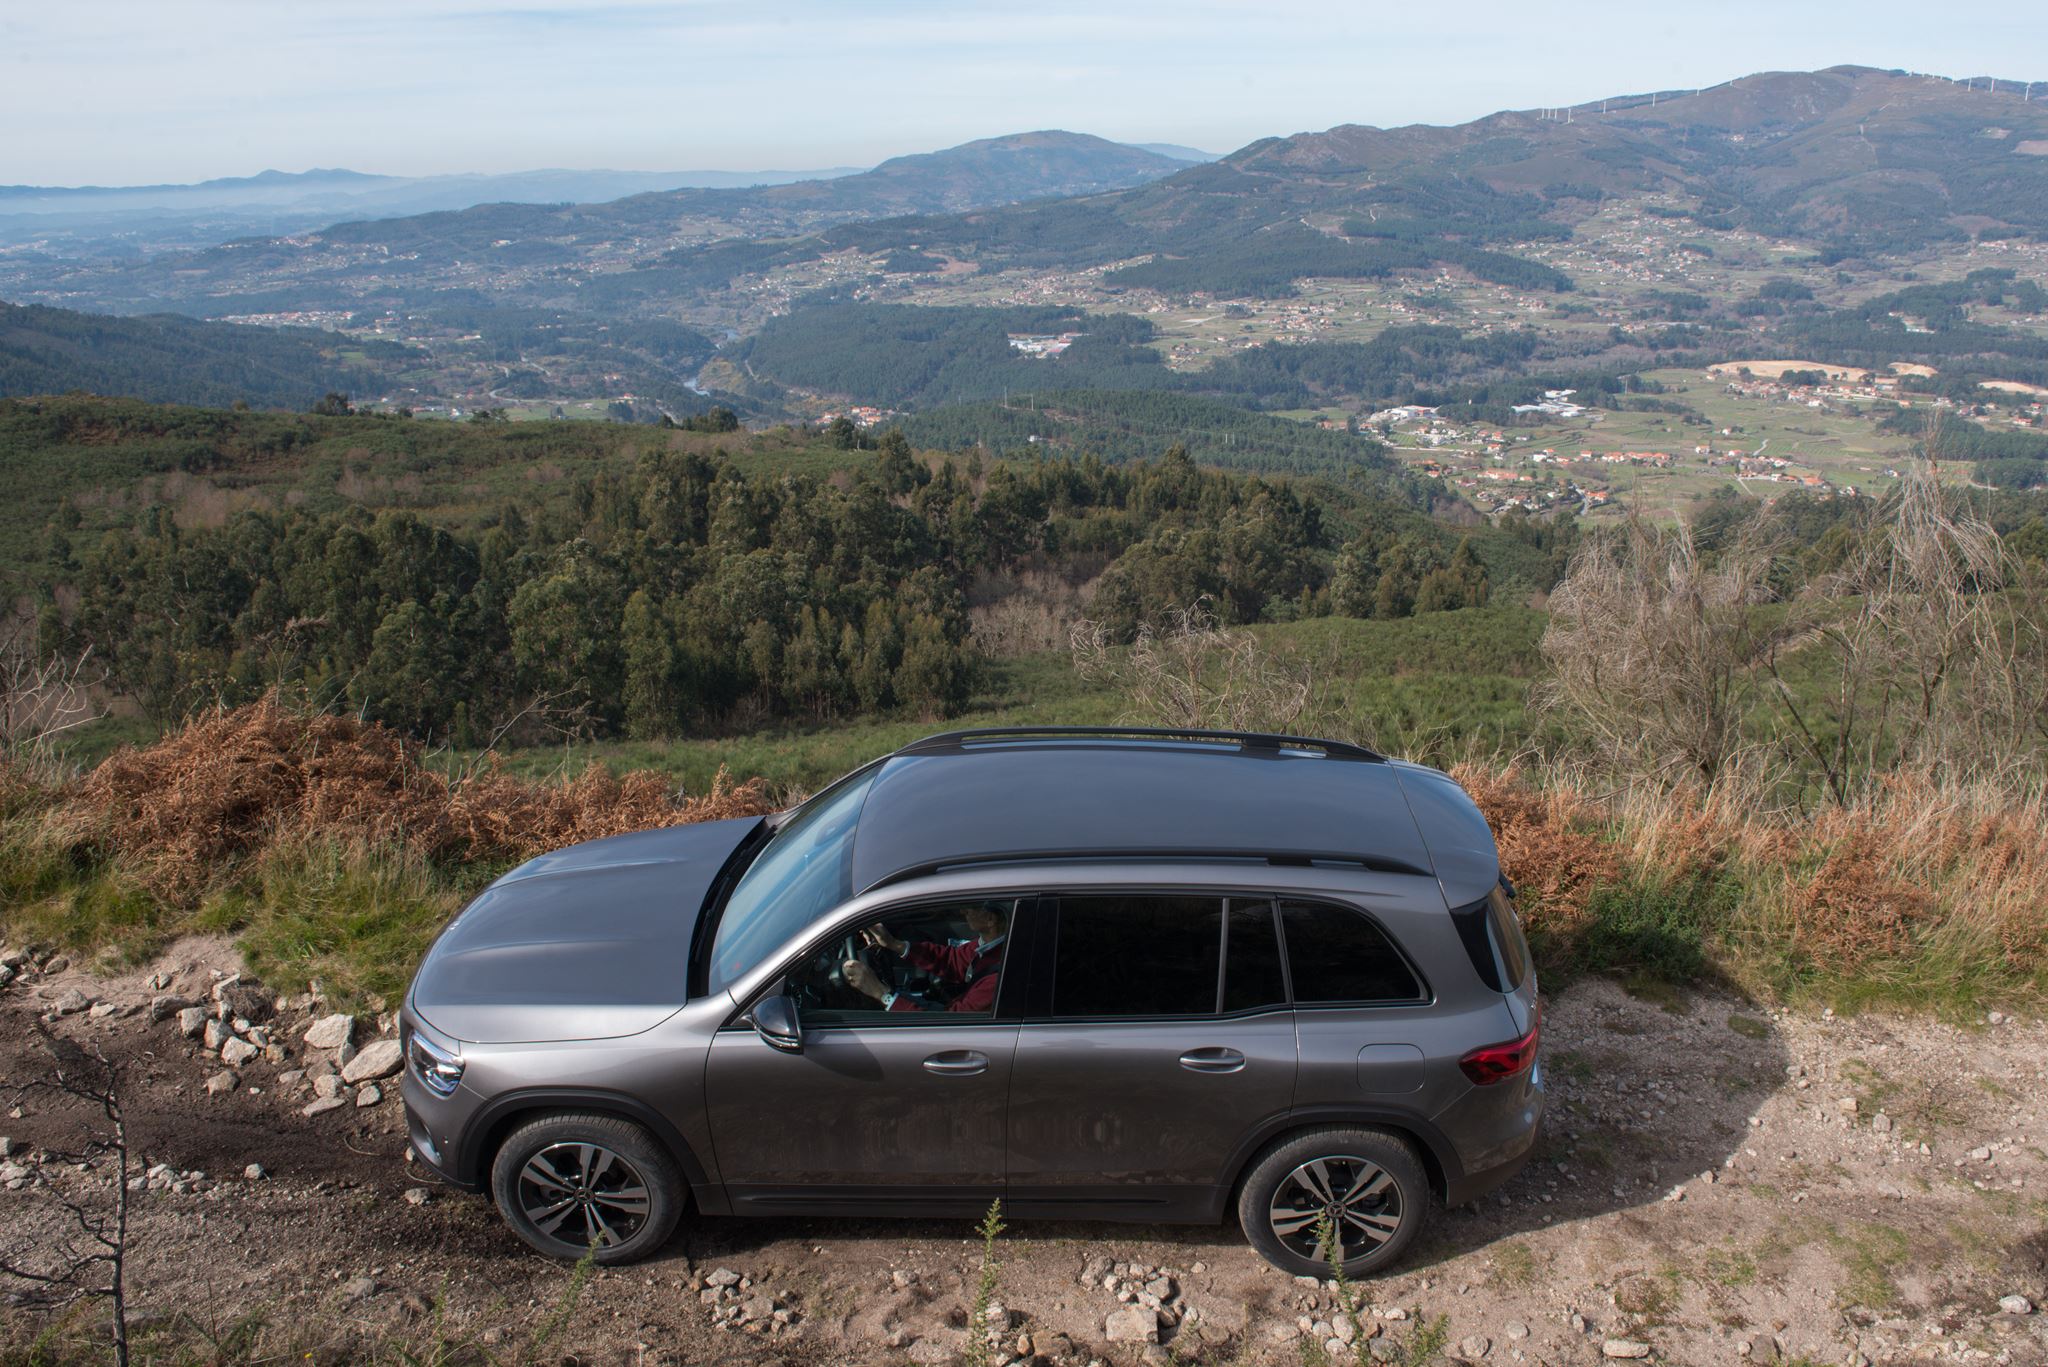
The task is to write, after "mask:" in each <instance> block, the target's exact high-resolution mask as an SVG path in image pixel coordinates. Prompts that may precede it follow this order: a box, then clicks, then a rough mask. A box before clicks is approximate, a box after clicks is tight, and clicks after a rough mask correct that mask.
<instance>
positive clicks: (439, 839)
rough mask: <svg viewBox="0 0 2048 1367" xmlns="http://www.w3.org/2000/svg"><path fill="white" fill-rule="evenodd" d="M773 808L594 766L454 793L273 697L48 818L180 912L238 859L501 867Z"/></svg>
mask: <svg viewBox="0 0 2048 1367" xmlns="http://www.w3.org/2000/svg"><path fill="white" fill-rule="evenodd" d="M772 810H774V804H773V803H772V802H771V801H770V799H769V796H768V793H767V790H766V788H765V786H764V785H763V784H761V783H760V782H759V781H753V782H748V783H734V782H733V781H732V780H731V779H730V777H729V776H728V775H727V774H726V773H725V772H724V771H723V770H720V771H719V774H718V777H717V779H716V780H715V781H714V783H713V785H712V788H711V791H710V792H708V793H705V794H704V795H702V796H699V797H685V796H681V795H679V794H677V793H675V792H674V791H673V790H672V789H671V787H670V784H669V781H668V780H667V779H666V778H664V777H663V776H662V775H660V774H655V773H651V772H638V773H631V774H626V775H624V776H623V777H617V776H614V775H612V774H611V773H609V772H607V771H606V770H605V769H603V768H602V767H600V766H597V765H592V766H591V767H590V768H589V769H586V770H585V771H584V772H583V773H582V774H580V775H579V776H577V777H576V778H574V779H572V780H570V781H569V782H566V783H560V784H546V783H533V782H528V781H526V780H522V779H515V778H512V777H509V776H507V775H505V774H503V773H500V772H498V771H497V770H496V769H495V768H487V769H486V770H485V771H484V772H483V773H481V774H480V775H478V776H476V777H473V778H468V779H465V780H461V781H451V780H450V779H449V778H447V777H446V776H444V775H442V774H439V773H436V772H434V771H432V770H430V769H428V768H425V767H423V766H422V765H421V763H420V755H419V752H418V750H417V749H416V748H415V747H413V746H411V745H409V744H407V743H406V742H405V741H404V740H402V739H401V738H400V737H399V736H398V735H397V734H395V733H394V732H392V731H390V730H387V729H386V728H384V727H382V726H379V725H377V724H375V723H370V722H362V721H357V720H355V719H353V718H350V717H337V716H332V715H327V714H318V713H307V712H303V711H299V710H296V709H294V708H291V707H288V706H286V705H285V704H284V703H282V702H281V701H279V700H278V699H277V698H275V697H270V698H265V699H264V700H262V701H260V702H257V703H252V704H250V705H248V706H246V707H239V708H235V709H233V710H232V711H217V712H213V713H209V714H206V715H204V716H201V717H200V718H198V719H196V720H195V721H193V722H192V723H191V724H190V725H188V726H186V727H185V728H183V729H182V730H180V731H178V732H176V733H174V734H172V735H170V736H167V737H165V738H164V739H163V740H160V741H158V742H157V743H156V744H154V745H150V746H147V747H144V748H140V749H134V748H131V749H125V750H122V751H121V752H119V753H118V754H115V755H114V756H112V757H111V758H109V759H108V760H106V761H105V762H104V763H102V764H101V765H100V766H99V767H98V768H97V769H95V770H93V771H92V772H91V773H90V774H88V775H87V776H86V777H85V778H84V779H83V780H82V781H80V782H79V783H78V784H77V785H76V786H75V787H74V788H73V789H72V790H71V791H70V792H69V793H67V794H65V795H64V796H63V798H62V799H61V800H60V801H59V802H58V803H57V804H56V805H55V807H54V809H53V810H52V811H51V812H50V813H49V816H48V819H49V820H50V821H51V822H52V823H55V824H57V825H60V826H62V827H65V828H68V829H70V830H72V831H75V832H78V833H80V834H84V833H91V834H92V835H93V836H94V837H96V839H97V840H98V841H99V843H101V844H102V845H103V846H104V847H105V848H106V849H108V850H110V851H111V852H113V853H114V854H115V855H116V856H117V857H119V858H120V859H122V860H123V861H125V862H127V863H129V864H131V865H133V866H134V867H136V868H137V869H139V870H142V871H144V872H146V874H147V876H148V878H149V880H150V881H151V883H152V884H153V885H154V886H156V887H157V888H159V889H160V890H161V893H162V895H163V896H164V897H166V898H167V899H168V900H171V901H187V900H190V899H191V898H193V897H194V896H196V895H197V894H199V893H200V892H202V891H203V890H204V889H205V888H206V886H207V885H208V884H209V883H210V882H212V881H215V880H216V879H218V878H219V877H220V876H221V873H222V871H223V869H224V868H225V867H226V866H229V865H231V864H233V862H234V861H236V860H237V859H239V858H242V857H244V856H249V855H253V854H256V853H259V852H260V851H262V850H264V849H266V848H269V847H272V846H276V845H283V844H289V843H293V842H304V841H309V840H321V839H333V840H348V841H351V842H357V843H367V844H373V845H374V844H395V845H403V846H405V847H407V848H409V849H412V850H414V851H417V852H418V853H420V854H422V855H424V856H426V857H427V858H429V859H435V860H451V861H502V860H505V859H520V858H525V857H527V856H530V855H533V854H538V853H540V852H541V851H543V850H548V849H554V848H556V847H558V846H561V845H567V844H572V843H574V842H576V841H580V840H592V839H596V838H598V837H600V836H607V835H618V834H621V833H623V832H626V831H635V830H644V829H646V828H649V827H653V826H673V825H680V824H682V823H685V822H691V821H709V820H716V819H719V818H721V817H732V816H749V815H761V814H764V813H766V812H769V811H772Z"/></svg>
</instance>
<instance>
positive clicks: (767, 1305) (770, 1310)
mask: <svg viewBox="0 0 2048 1367" xmlns="http://www.w3.org/2000/svg"><path fill="white" fill-rule="evenodd" d="M774 1314H775V1302H774V1300H772V1299H771V1298H769V1297H767V1296H749V1297H747V1299H746V1300H744V1301H742V1302H741V1303H740V1318H741V1319H743V1320H765V1319H770V1318H772V1317H773V1316H774Z"/></svg>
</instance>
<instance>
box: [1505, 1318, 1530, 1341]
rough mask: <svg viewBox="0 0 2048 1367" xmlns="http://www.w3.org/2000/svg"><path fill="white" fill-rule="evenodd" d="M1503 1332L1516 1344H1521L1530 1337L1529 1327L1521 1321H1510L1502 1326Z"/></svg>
mask: <svg viewBox="0 0 2048 1367" xmlns="http://www.w3.org/2000/svg"><path fill="white" fill-rule="evenodd" d="M1501 1332H1503V1333H1505V1334H1506V1335H1507V1336H1508V1337H1509V1338H1510V1339H1512V1340H1514V1341H1515V1342H1516V1343H1520V1342H1521V1341H1522V1340H1523V1339H1525V1338H1527V1337H1529V1326H1528V1325H1526V1324H1524V1323H1522V1322H1521V1321H1520V1320H1509V1321H1508V1322H1507V1323H1506V1324H1504V1325H1502V1326H1501Z"/></svg>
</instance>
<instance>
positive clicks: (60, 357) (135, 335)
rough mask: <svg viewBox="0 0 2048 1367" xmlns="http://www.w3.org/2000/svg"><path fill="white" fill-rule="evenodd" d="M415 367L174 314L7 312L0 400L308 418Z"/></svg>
mask: <svg viewBox="0 0 2048 1367" xmlns="http://www.w3.org/2000/svg"><path fill="white" fill-rule="evenodd" d="M414 359H415V357H414V353H412V352H411V351H410V350H409V349H408V348H406V347H403V346H400V345H398V344H396V343H393V342H360V341H357V340H355V339H353V338H348V337H343V336H340V335H339V334H336V333H332V332H318V331H315V330H313V329H311V328H291V329H278V328H260V327H241V326H237V325H235V324H233V323H208V322H201V321H198V320H196V319H192V318H182V317H179V316H178V315H176V314H152V315H149V316H145V317H140V318H115V317H109V316H106V315H104V314H89V313H74V312H71V311H69V310H66V309H53V308H42V307H37V306H33V305H32V306H29V307H26V308H18V307H16V306H14V305H12V304H8V303H5V302H0V398H6V397H12V396H18V395H26V394H56V393H63V392H67V391H69V390H74V389H83V390H87V391H89V392H92V393H97V394H111V395H121V396H124V397H133V398H140V399H150V400H155V401H158V402H178V403H192V404H211V405H216V406H221V407H225V406H227V405H229V404H232V403H236V402H242V403H248V404H251V405H253V406H255V407H258V408H291V409H303V408H306V407H307V406H308V405H310V404H312V403H313V402H314V400H316V399H318V398H320V396H321V395H323V394H325V393H327V392H328V391H330V390H338V391H340V392H342V393H351V392H354V393H361V392H364V391H367V390H375V389H379V388H381V387H383V386H384V385H385V384H387V383H388V382H389V381H390V380H391V378H392V377H393V376H394V375H395V374H396V373H397V372H398V371H399V370H400V369H401V368H403V367H404V366H406V365H407V364H409V363H411V362H412V361H413V360H414Z"/></svg>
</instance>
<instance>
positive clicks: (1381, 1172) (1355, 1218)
mask: <svg viewBox="0 0 2048 1367" xmlns="http://www.w3.org/2000/svg"><path fill="white" fill-rule="evenodd" d="M1315 1165H1320V1166H1315ZM1361 1188H1363V1189H1364V1190H1360V1189H1361ZM1354 1192H1356V1193H1358V1194H1357V1196H1356V1197H1355V1199H1352V1193H1354ZM1326 1198H1334V1200H1330V1199H1326ZM1429 1201H1430V1194H1429V1178H1428V1175H1427V1174H1426V1173H1425V1172H1424V1171H1423V1167H1422V1158H1421V1156H1420V1155H1418V1154H1417V1153H1416V1152H1415V1146H1414V1145H1413V1144H1411V1143H1409V1142H1408V1141H1407V1140H1406V1139H1403V1138H1402V1137H1401V1136H1399V1135H1396V1134H1390V1133H1388V1132H1387V1131H1385V1130H1374V1129H1364V1128H1354V1127H1352V1126H1348V1125H1336V1126H1330V1127H1329V1128H1326V1129H1316V1130H1305V1131H1303V1132H1302V1133H1300V1134H1296V1135H1291V1136H1289V1137H1288V1138H1286V1139H1283V1140H1281V1141H1280V1142H1279V1143H1277V1144H1275V1145H1274V1146H1273V1147H1272V1148H1270V1149H1268V1150H1266V1152H1265V1153H1264V1154H1262V1155H1261V1156H1260V1157H1259V1158H1258V1160H1257V1161H1256V1162H1254V1163H1253V1164H1252V1166H1251V1169H1250V1171H1248V1172H1247V1173H1246V1174H1245V1179H1244V1184H1243V1186H1242V1187H1240V1188H1239V1190H1238V1194H1237V1218H1238V1223H1239V1224H1240V1225H1242V1226H1243V1228H1244V1233H1245V1238H1246V1239H1248V1240H1249V1241H1250V1242H1251V1246H1252V1247H1253V1248H1255V1249H1257V1250H1258V1252H1259V1256H1260V1257H1262V1258H1264V1259H1265V1260H1266V1261H1267V1262H1269V1263H1271V1264H1273V1266H1275V1267H1277V1268H1279V1269H1280V1270H1281V1271H1282V1272H1287V1273H1291V1274H1293V1275H1294V1276H1297V1277H1321V1278H1328V1277H1329V1276H1330V1263H1329V1259H1328V1258H1327V1257H1326V1256H1320V1255H1319V1254H1318V1253H1317V1251H1316V1250H1317V1248H1318V1223H1319V1218H1320V1217H1321V1216H1322V1215H1323V1214H1324V1212H1325V1211H1326V1210H1339V1211H1343V1212H1345V1213H1344V1214H1343V1215H1342V1219H1341V1223H1342V1229H1343V1236H1342V1237H1343V1242H1344V1259H1343V1267H1344V1275H1345V1276H1346V1277H1363V1276H1368V1275H1370V1274H1372V1273H1375V1272H1378V1271H1380V1270H1381V1269H1382V1268H1385V1267H1387V1266H1388V1265H1389V1264H1391V1263H1393V1262H1394V1261H1396V1260H1397V1259H1399V1258H1400V1257H1401V1255H1402V1254H1403V1253H1405V1252H1407V1250H1408V1247H1409V1245H1411V1244H1413V1243H1414V1242H1415V1239H1416V1236H1417V1235H1419V1234H1421V1232H1422V1227H1423V1225H1424V1224H1426V1223H1427V1222H1428V1220H1429Z"/></svg>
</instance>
